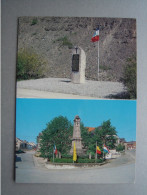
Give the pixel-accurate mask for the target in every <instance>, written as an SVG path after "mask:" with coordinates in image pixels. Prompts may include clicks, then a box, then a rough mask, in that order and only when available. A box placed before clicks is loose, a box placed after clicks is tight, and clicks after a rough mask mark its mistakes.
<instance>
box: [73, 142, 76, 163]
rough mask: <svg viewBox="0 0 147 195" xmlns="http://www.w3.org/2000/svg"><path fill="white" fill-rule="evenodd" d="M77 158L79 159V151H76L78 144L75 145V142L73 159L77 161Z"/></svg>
mask: <svg viewBox="0 0 147 195" xmlns="http://www.w3.org/2000/svg"><path fill="white" fill-rule="evenodd" d="M76 160H77V152H76V145H75V142H74V149H73V161H76Z"/></svg>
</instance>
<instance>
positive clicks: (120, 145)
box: [116, 144, 125, 152]
mask: <svg viewBox="0 0 147 195" xmlns="http://www.w3.org/2000/svg"><path fill="white" fill-rule="evenodd" d="M124 149H125V146H123V145H122V144H119V145H118V146H117V147H116V151H117V152H120V151H123V150H124Z"/></svg>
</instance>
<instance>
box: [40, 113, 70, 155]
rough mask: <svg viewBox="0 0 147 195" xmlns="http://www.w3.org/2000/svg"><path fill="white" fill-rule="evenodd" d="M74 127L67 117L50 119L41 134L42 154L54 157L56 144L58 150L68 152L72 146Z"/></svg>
mask: <svg viewBox="0 0 147 195" xmlns="http://www.w3.org/2000/svg"><path fill="white" fill-rule="evenodd" d="M72 129H73V126H72V124H71V122H70V121H68V119H67V118H66V117H63V116H59V117H56V118H54V119H53V120H52V121H50V122H49V123H48V124H47V127H46V129H45V130H44V131H43V132H42V136H41V143H40V144H41V150H40V152H41V154H42V156H43V157H49V158H50V157H52V155H53V147H54V144H55V145H56V147H57V149H58V151H60V152H61V153H62V154H67V153H68V152H69V150H70V147H71V135H72Z"/></svg>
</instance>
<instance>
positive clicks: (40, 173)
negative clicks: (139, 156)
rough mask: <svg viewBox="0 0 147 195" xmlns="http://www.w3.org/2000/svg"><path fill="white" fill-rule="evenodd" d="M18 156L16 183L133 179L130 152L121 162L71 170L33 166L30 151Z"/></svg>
mask: <svg viewBox="0 0 147 195" xmlns="http://www.w3.org/2000/svg"><path fill="white" fill-rule="evenodd" d="M132 155H133V156H134V154H132ZM18 157H20V158H21V160H22V161H19V162H17V163H16V167H17V168H16V182H17V183H93V184H96V183H133V182H134V179H135V163H134V160H133V158H132V157H131V155H130V154H128V155H126V156H124V157H122V159H123V160H120V162H121V163H118V161H119V160H116V161H115V160H113V162H112V163H110V164H108V165H106V166H102V167H97V168H96V167H95V168H77V169H72V170H55V169H54V170H48V169H46V168H45V167H43V166H35V164H34V160H33V153H31V152H27V153H25V154H19V155H18ZM127 159H128V160H127Z"/></svg>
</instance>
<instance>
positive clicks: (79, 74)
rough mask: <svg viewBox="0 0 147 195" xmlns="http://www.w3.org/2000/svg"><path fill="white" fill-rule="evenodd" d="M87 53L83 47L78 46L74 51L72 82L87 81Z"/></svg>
mask: <svg viewBox="0 0 147 195" xmlns="http://www.w3.org/2000/svg"><path fill="white" fill-rule="evenodd" d="M85 68H86V55H85V52H84V50H83V49H82V48H80V47H76V48H75V49H74V50H73V52H72V74H71V82H72V83H77V84H78V83H85Z"/></svg>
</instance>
